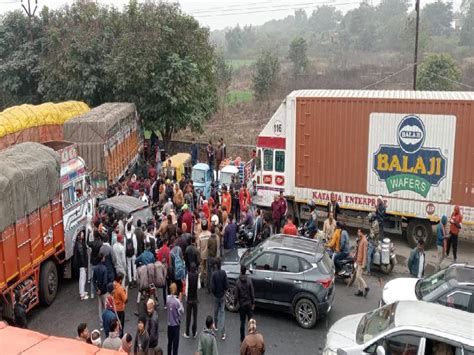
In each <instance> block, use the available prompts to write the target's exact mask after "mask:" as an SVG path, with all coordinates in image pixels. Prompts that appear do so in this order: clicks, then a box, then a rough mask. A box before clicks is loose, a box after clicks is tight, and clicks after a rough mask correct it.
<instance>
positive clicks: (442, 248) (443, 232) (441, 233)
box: [436, 216, 448, 271]
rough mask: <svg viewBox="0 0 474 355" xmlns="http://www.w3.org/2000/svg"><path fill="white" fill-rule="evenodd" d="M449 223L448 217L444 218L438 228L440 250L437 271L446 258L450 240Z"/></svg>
mask: <svg viewBox="0 0 474 355" xmlns="http://www.w3.org/2000/svg"><path fill="white" fill-rule="evenodd" d="M447 223H448V217H446V216H443V217H441V220H440V221H439V223H438V225H437V226H436V236H437V238H436V247H437V248H438V261H437V263H436V271H439V270H440V269H441V263H442V262H443V259H444V258H445V252H446V250H445V244H446V241H447V239H448V236H447V235H446V224H447Z"/></svg>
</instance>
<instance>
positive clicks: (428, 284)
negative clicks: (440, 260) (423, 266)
mask: <svg viewBox="0 0 474 355" xmlns="http://www.w3.org/2000/svg"><path fill="white" fill-rule="evenodd" d="M453 271H454V269H444V270H441V271H439V272H437V273H436V274H433V275H431V276H428V277H427V278H424V279H422V280H419V281H418V282H417V283H416V288H415V292H416V296H417V298H418V299H422V298H423V297H425V296H426V295H428V294H430V293H431V292H433V291H434V290H436V289H437V288H438V287H440V286H441V285H442V284H444V283H446V282H448V281H449V280H451V279H452V278H453V277H455V275H453V274H454V272H453Z"/></svg>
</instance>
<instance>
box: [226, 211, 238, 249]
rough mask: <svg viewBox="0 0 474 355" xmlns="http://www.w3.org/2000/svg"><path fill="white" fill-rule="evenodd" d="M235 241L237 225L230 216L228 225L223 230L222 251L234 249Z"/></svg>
mask: <svg viewBox="0 0 474 355" xmlns="http://www.w3.org/2000/svg"><path fill="white" fill-rule="evenodd" d="M236 239H237V224H235V219H234V218H233V216H232V215H230V217H229V224H228V225H227V227H225V230H224V249H235V241H236Z"/></svg>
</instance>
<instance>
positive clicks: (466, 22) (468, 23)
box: [459, 0, 474, 47]
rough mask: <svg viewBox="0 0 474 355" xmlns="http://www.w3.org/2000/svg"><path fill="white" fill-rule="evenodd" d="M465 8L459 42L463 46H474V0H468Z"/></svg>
mask: <svg viewBox="0 0 474 355" xmlns="http://www.w3.org/2000/svg"><path fill="white" fill-rule="evenodd" d="M464 8H465V12H464V16H463V19H462V27H461V33H460V38H459V42H460V44H461V45H462V46H469V47H474V1H472V0H471V1H466V2H465V3H464Z"/></svg>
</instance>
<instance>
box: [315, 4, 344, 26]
mask: <svg viewBox="0 0 474 355" xmlns="http://www.w3.org/2000/svg"><path fill="white" fill-rule="evenodd" d="M341 19H342V14H341V12H340V11H339V10H337V9H336V8H335V7H334V6H328V5H323V6H318V7H317V8H316V10H314V11H313V13H312V14H311V17H310V18H309V19H308V29H309V30H310V31H311V32H314V33H323V32H331V31H335V30H336V28H337V25H338V23H339V22H340V21H341Z"/></svg>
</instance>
